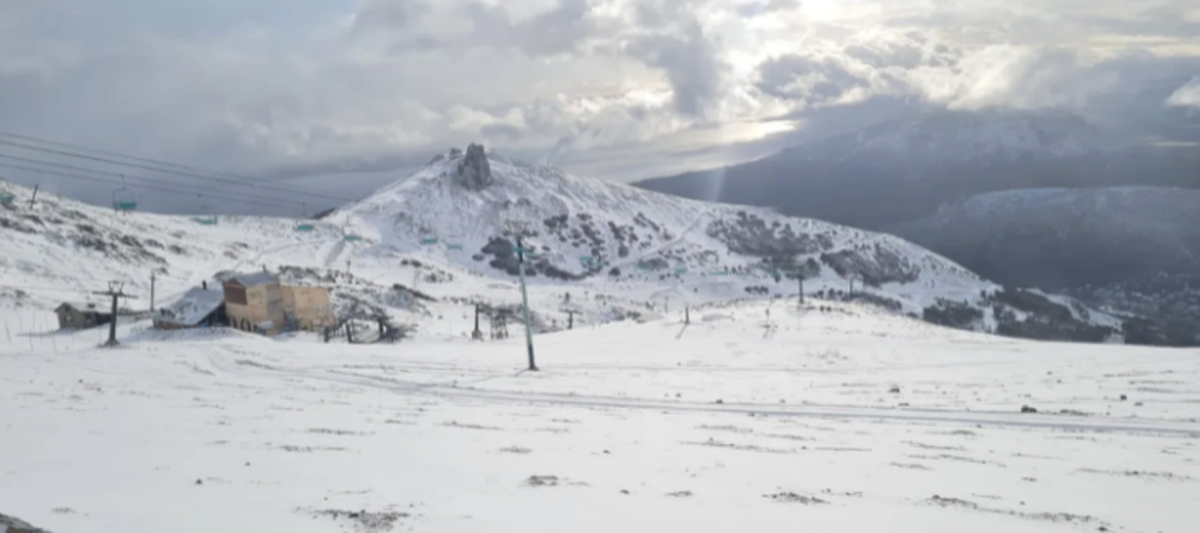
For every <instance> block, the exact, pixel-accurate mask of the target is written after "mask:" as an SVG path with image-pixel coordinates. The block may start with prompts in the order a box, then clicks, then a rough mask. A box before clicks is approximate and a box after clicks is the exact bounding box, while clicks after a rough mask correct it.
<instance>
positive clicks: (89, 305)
mask: <svg viewBox="0 0 1200 533" xmlns="http://www.w3.org/2000/svg"><path fill="white" fill-rule="evenodd" d="M64 307H69V308H71V309H73V310H75V311H79V312H81V313H99V314H102V315H111V314H112V309H110V308H109V306H106V305H104V304H100V303H96V302H63V303H62V304H61V305H59V306H58V307H56V308H55V309H54V310H55V311H56V312H57V311H59V310H61V309H62V308H64Z"/></svg>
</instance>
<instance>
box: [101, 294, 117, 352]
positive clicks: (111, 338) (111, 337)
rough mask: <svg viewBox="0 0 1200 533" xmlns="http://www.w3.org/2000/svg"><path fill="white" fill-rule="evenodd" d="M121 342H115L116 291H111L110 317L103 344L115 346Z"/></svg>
mask: <svg viewBox="0 0 1200 533" xmlns="http://www.w3.org/2000/svg"><path fill="white" fill-rule="evenodd" d="M118 344H121V343H119V342H117V293H115V292H113V293H112V317H111V318H110V320H109V322H108V342H106V343H104V345H105V346H116V345H118Z"/></svg>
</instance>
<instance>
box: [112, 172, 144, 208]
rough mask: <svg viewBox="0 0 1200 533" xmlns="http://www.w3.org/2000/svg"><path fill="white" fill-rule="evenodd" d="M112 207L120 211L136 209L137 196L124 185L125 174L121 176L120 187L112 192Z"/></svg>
mask: <svg viewBox="0 0 1200 533" xmlns="http://www.w3.org/2000/svg"><path fill="white" fill-rule="evenodd" d="M112 201H113V209H115V210H116V211H120V212H126V213H127V212H129V211H137V207H138V202H137V197H136V196H134V195H133V191H131V190H129V187H128V186H126V185H125V176H121V188H120V189H116V190H114V191H113V192H112Z"/></svg>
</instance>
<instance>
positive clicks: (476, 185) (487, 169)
mask: <svg viewBox="0 0 1200 533" xmlns="http://www.w3.org/2000/svg"><path fill="white" fill-rule="evenodd" d="M454 178H455V181H456V182H457V183H458V184H459V185H462V186H463V187H465V188H466V189H468V190H472V191H479V190H483V189H485V188H487V187H488V186H489V185H491V184H492V182H493V181H494V179H493V178H492V168H491V166H490V165H489V164H488V159H487V154H486V153H485V152H484V150H483V146H481V145H478V144H472V145H470V146H468V147H467V153H466V155H464V156H463V158H462V159H460V160H459V161H458V168H457V169H456V172H455V176H454Z"/></svg>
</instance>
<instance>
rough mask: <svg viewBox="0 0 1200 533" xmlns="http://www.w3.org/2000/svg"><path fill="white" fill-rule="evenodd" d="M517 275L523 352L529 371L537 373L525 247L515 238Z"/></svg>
mask: <svg viewBox="0 0 1200 533" xmlns="http://www.w3.org/2000/svg"><path fill="white" fill-rule="evenodd" d="M517 274H518V275H519V276H520V278H521V305H522V306H523V307H524V308H525V350H526V351H527V352H529V370H531V371H535V372H536V371H537V369H538V367H537V364H536V363H534V360H533V321H532V320H530V319H529V294H528V292H526V290H525V246H524V245H523V244H522V243H521V237H520V236H517Z"/></svg>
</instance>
